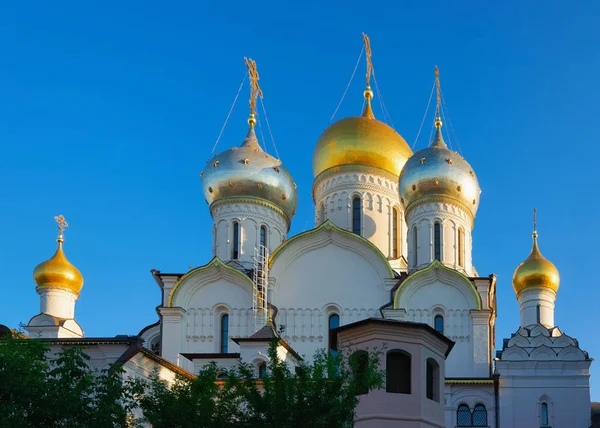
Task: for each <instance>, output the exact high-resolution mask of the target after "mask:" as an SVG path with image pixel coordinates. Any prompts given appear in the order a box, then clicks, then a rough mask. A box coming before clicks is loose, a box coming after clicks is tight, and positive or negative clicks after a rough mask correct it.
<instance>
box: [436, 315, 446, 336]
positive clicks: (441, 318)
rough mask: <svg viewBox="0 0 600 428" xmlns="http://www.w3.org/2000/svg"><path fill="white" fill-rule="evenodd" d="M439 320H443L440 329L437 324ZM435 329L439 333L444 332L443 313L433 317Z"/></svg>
mask: <svg viewBox="0 0 600 428" xmlns="http://www.w3.org/2000/svg"><path fill="white" fill-rule="evenodd" d="M438 320H441V321H442V328H441V330H440V329H438V325H437V323H438ZM433 329H434V330H435V331H437V332H438V333H441V334H444V316H443V315H441V314H437V315H436V316H434V317H433Z"/></svg>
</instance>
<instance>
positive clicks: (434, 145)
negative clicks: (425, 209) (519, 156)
mask: <svg viewBox="0 0 600 428" xmlns="http://www.w3.org/2000/svg"><path fill="white" fill-rule="evenodd" d="M435 126H436V128H437V129H436V133H435V138H434V139H433V141H432V142H431V144H430V146H429V147H428V148H426V149H421V150H418V151H416V152H415V154H414V155H413V156H412V157H411V158H410V159H409V160H408V162H406V165H404V169H403V170H402V173H401V174H400V180H399V184H398V189H399V192H400V197H401V201H402V203H403V204H404V207H405V208H406V209H409V207H410V205H411V204H413V203H414V202H415V201H417V200H419V201H425V200H428V199H430V198H442V199H449V200H452V201H456V202H460V203H461V204H462V205H463V206H464V207H465V208H467V210H468V211H469V212H470V213H471V214H472V215H473V217H475V215H476V214H477V208H478V207H479V196H480V194H481V189H480V187H479V182H478V180H477V176H476V175H475V172H473V169H472V168H471V165H469V163H468V162H467V161H466V160H465V159H464V158H463V157H462V156H461V155H460V154H458V153H457V152H455V151H452V150H450V149H448V146H447V145H446V143H445V142H444V138H443V136H442V130H441V128H442V122H441V120H440V119H439V118H436V121H435Z"/></svg>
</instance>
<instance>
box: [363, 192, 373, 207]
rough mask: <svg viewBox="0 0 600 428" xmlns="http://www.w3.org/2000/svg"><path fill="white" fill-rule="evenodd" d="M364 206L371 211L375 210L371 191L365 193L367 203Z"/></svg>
mask: <svg viewBox="0 0 600 428" xmlns="http://www.w3.org/2000/svg"><path fill="white" fill-rule="evenodd" d="M364 206H365V208H366V209H368V210H369V211H373V195H371V193H369V192H366V193H365V205H364Z"/></svg>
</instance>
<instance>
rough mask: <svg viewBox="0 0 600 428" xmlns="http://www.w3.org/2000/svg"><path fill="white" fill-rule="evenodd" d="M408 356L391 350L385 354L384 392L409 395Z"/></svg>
mask: <svg viewBox="0 0 600 428" xmlns="http://www.w3.org/2000/svg"><path fill="white" fill-rule="evenodd" d="M410 363H411V357H410V354H408V353H406V352H404V351H399V350H392V351H389V352H388V353H387V357H386V360H385V379H386V385H385V391H386V392H392V393H396V394H410V386H411V385H410V376H411V367H410V366H411V364H410Z"/></svg>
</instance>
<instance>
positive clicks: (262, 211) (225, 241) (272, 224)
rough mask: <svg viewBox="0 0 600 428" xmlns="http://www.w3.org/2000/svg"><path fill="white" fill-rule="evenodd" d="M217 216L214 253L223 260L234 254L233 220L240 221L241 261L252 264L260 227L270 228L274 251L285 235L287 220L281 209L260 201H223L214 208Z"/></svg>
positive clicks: (269, 238) (270, 239)
mask: <svg viewBox="0 0 600 428" xmlns="http://www.w3.org/2000/svg"><path fill="white" fill-rule="evenodd" d="M211 214H212V216H213V220H214V228H213V231H214V234H215V236H214V237H213V255H216V256H217V257H218V258H219V259H221V260H223V261H227V260H231V259H232V254H233V223H234V222H235V221H237V222H238V223H239V224H240V252H239V258H238V260H239V262H240V263H242V265H244V266H246V267H249V268H252V267H253V266H254V261H253V257H254V248H255V247H256V246H257V245H259V243H260V228H261V226H266V228H267V248H268V249H269V252H272V251H273V250H274V249H275V248H277V247H278V246H279V245H280V244H281V243H282V242H283V240H284V239H285V237H286V235H287V230H288V226H289V225H288V222H287V219H286V218H285V216H284V215H283V214H281V213H280V212H278V211H276V210H274V209H272V208H270V207H268V206H265V205H261V204H259V203H251V202H230V203H220V204H218V205H217V206H215V207H213V208H212V209H211Z"/></svg>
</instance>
